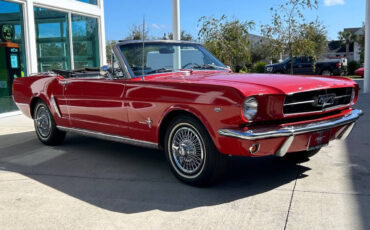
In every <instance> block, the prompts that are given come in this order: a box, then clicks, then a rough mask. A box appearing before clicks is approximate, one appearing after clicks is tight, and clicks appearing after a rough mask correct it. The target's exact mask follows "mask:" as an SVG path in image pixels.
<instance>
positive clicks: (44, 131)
mask: <svg viewBox="0 0 370 230" xmlns="http://www.w3.org/2000/svg"><path fill="white" fill-rule="evenodd" d="M35 124H36V129H37V131H38V133H39V134H40V135H41V136H42V137H44V138H46V137H48V136H49V135H50V133H51V118H50V113H49V111H48V109H47V108H46V107H45V106H40V107H39V108H38V110H37V112H36V118H35Z"/></svg>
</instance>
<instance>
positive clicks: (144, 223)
mask: <svg viewBox="0 0 370 230" xmlns="http://www.w3.org/2000/svg"><path fill="white" fill-rule="evenodd" d="M357 107H360V108H362V109H363V110H364V111H365V112H366V115H365V116H363V117H362V118H361V120H360V122H359V123H358V125H357V127H356V128H355V130H354V132H353V133H352V135H351V136H350V137H349V139H348V140H347V141H346V142H338V141H336V142H333V143H332V144H331V145H330V146H329V147H327V148H325V149H323V150H322V151H321V152H320V154H319V155H317V156H316V157H314V158H313V159H312V160H311V161H309V162H302V163H300V164H295V163H293V162H290V161H282V160H281V159H276V158H273V157H268V158H258V159H249V158H233V160H232V162H231V164H230V168H229V170H228V174H227V176H226V178H225V179H223V180H222V182H221V183H220V184H219V185H217V186H215V187H212V188H206V189H200V188H193V187H189V186H187V185H184V184H182V183H180V182H178V181H177V180H176V179H175V178H174V177H173V176H172V174H171V173H170V170H169V169H168V167H167V164H166V162H165V157H164V155H163V154H162V153H161V152H159V151H153V150H147V149H143V148H137V147H132V146H127V145H123V144H119V143H111V142H106V141H101V140H95V139H90V138H86V137H81V136H76V135H68V137H67V140H66V143H65V144H64V145H62V146H58V147H48V146H44V145H42V144H41V143H40V142H39V141H38V140H37V138H36V136H35V134H34V131H33V125H32V121H31V120H28V119H27V118H25V117H23V116H21V115H19V116H12V117H5V118H0V226H1V227H0V229H105V230H108V229H222V230H224V229H279V230H283V229H325V230H327V229H370V150H369V148H370V116H369V114H370V95H366V96H365V95H362V96H361V99H360V103H359V104H358V106H357Z"/></svg>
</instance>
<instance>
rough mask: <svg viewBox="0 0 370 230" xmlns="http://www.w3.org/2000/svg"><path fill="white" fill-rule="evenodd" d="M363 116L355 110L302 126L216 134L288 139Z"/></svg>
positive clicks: (242, 137) (257, 138)
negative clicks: (339, 116)
mask: <svg viewBox="0 0 370 230" xmlns="http://www.w3.org/2000/svg"><path fill="white" fill-rule="evenodd" d="M361 115H363V112H362V110H359V109H355V110H352V111H351V112H350V113H349V114H347V115H345V116H343V117H341V118H336V119H331V120H327V121H322V122H315V123H309V124H304V125H295V126H290V127H284V128H281V129H266V128H259V129H254V130H248V131H240V130H232V129H220V130H218V133H219V134H220V135H222V136H226V137H234V138H239V139H244V140H259V139H266V138H274V137H289V136H294V135H299V134H303V133H309V132H316V131H320V130H324V129H330V128H333V127H336V126H341V125H346V124H350V123H353V122H355V121H356V120H357V119H358V118H360V116H361Z"/></svg>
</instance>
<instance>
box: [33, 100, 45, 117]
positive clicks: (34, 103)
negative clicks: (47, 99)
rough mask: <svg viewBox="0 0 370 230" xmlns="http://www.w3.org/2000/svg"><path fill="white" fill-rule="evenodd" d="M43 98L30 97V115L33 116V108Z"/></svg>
mask: <svg viewBox="0 0 370 230" xmlns="http://www.w3.org/2000/svg"><path fill="white" fill-rule="evenodd" d="M42 101H43V100H42V99H41V98H39V97H34V98H32V100H31V103H30V113H31V117H32V118H34V117H33V114H34V111H35V108H36V105H37V103H38V102H42Z"/></svg>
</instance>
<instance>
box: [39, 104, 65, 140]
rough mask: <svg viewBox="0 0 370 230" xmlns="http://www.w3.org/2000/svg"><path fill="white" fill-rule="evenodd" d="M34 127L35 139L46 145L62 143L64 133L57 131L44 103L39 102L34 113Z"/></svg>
mask: <svg viewBox="0 0 370 230" xmlns="http://www.w3.org/2000/svg"><path fill="white" fill-rule="evenodd" d="M34 125H35V130H36V134H37V137H38V138H39V140H40V141H41V142H42V143H44V144H46V145H59V144H61V143H63V141H64V139H65V136H66V133H65V132H63V131H60V130H58V128H57V127H56V124H55V121H54V118H53V116H52V114H51V112H50V110H49V108H48V106H47V105H46V103H45V102H39V103H38V104H37V105H36V108H35V111H34Z"/></svg>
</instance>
